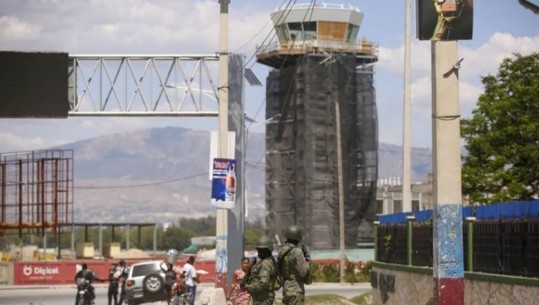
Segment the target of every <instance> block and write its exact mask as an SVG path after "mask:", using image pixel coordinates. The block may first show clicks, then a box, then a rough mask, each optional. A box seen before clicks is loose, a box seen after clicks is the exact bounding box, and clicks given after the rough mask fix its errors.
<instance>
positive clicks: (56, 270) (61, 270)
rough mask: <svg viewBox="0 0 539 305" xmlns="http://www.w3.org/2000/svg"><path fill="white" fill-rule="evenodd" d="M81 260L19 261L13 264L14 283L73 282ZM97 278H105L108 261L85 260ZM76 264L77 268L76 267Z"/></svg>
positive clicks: (49, 283)
mask: <svg viewBox="0 0 539 305" xmlns="http://www.w3.org/2000/svg"><path fill="white" fill-rule="evenodd" d="M81 264H82V262H78V261H71V262H35V263H33V262H20V263H15V264H14V265H13V269H14V279H13V283H14V284H15V285H32V284H47V285H51V284H75V274H76V273H77V271H78V270H80V265H81ZM87 264H88V267H89V269H91V270H92V271H94V272H95V273H96V275H97V276H98V277H99V278H105V279H106V278H107V275H108V268H109V267H110V262H106V261H101V262H87ZM77 265H78V268H77Z"/></svg>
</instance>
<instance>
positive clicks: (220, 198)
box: [211, 158, 236, 209]
mask: <svg viewBox="0 0 539 305" xmlns="http://www.w3.org/2000/svg"><path fill="white" fill-rule="evenodd" d="M235 202H236V160H234V159H224V158H215V159H213V167H212V187H211V205H212V206H214V207H216V208H218V209H232V208H233V207H234V203H235Z"/></svg>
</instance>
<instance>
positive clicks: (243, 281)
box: [240, 257, 256, 288]
mask: <svg viewBox="0 0 539 305" xmlns="http://www.w3.org/2000/svg"><path fill="white" fill-rule="evenodd" d="M254 265H256V257H255V258H254V259H253V263H252V264H251V266H249V270H247V272H246V273H245V276H244V277H243V278H242V279H241V282H240V287H241V288H245V285H247V283H248V282H249V279H251V271H252V270H253V267H254Z"/></svg>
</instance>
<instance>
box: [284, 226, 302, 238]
mask: <svg viewBox="0 0 539 305" xmlns="http://www.w3.org/2000/svg"><path fill="white" fill-rule="evenodd" d="M284 236H285V237H286V239H287V240H295V241H301V238H302V235H301V228H300V227H298V226H296V225H292V226H290V227H288V229H287V230H286V233H285V235H284Z"/></svg>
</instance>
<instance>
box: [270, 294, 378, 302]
mask: <svg viewBox="0 0 539 305" xmlns="http://www.w3.org/2000/svg"><path fill="white" fill-rule="evenodd" d="M371 303H372V295H371V293H370V292H366V293H363V294H361V295H358V296H356V297H353V298H352V299H346V298H343V297H340V296H338V295H334V294H317V295H311V296H307V297H305V305H370V304H371ZM282 304H283V299H282V298H276V299H275V302H274V305H282Z"/></svg>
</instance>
